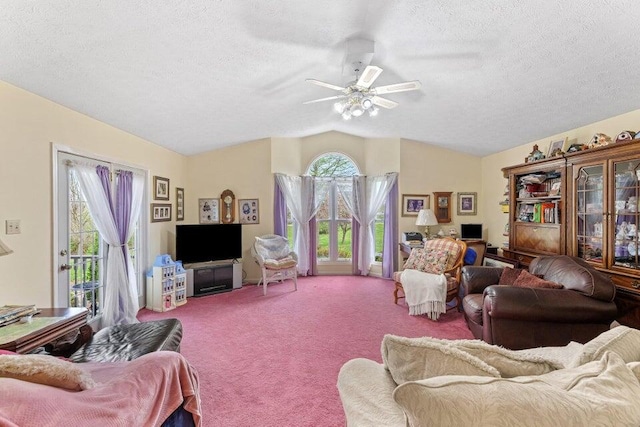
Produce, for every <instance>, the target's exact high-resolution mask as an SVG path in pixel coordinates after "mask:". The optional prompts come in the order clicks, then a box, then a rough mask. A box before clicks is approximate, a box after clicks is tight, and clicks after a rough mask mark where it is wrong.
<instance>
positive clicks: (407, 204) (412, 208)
mask: <svg viewBox="0 0 640 427" xmlns="http://www.w3.org/2000/svg"><path fill="white" fill-rule="evenodd" d="M420 209H429V195H428V194H403V195H402V216H418V212H420Z"/></svg>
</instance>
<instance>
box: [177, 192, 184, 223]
mask: <svg viewBox="0 0 640 427" xmlns="http://www.w3.org/2000/svg"><path fill="white" fill-rule="evenodd" d="M176 221H184V188H180V187H176Z"/></svg>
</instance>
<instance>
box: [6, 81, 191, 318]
mask: <svg viewBox="0 0 640 427" xmlns="http://www.w3.org/2000/svg"><path fill="white" fill-rule="evenodd" d="M52 143H54V144H58V145H63V146H67V147H70V148H71V149H73V150H76V151H80V152H82V153H85V154H87V153H92V154H95V155H96V156H99V157H103V158H106V159H108V160H112V161H120V162H123V163H126V164H130V165H138V166H140V167H142V168H145V169H148V170H149V176H150V180H151V177H152V176H153V175H160V176H164V177H167V178H170V180H171V189H172V191H171V201H172V202H174V201H175V191H174V190H173V189H174V188H175V186H176V185H178V186H184V185H185V176H184V170H185V163H186V158H185V157H183V156H181V155H178V154H176V153H174V152H171V151H169V150H166V149H164V148H161V147H159V146H157V145H154V144H151V143H149V142H147V141H145V140H143V139H141V138H138V137H135V136H133V135H131V134H128V133H126V132H123V131H121V130H118V129H116V128H114V127H111V126H108V125H106V124H104V123H101V122H99V121H97V120H94V119H91V118H89V117H87V116H84V115H82V114H79V113H76V112H74V111H72V110H70V109H68V108H65V107H63V106H61V105H58V104H55V103H53V102H51V101H48V100H46V99H44V98H42V97H39V96H36V95H34V94H31V93H29V92H26V91H24V90H22V89H19V88H16V87H15V86H11V85H9V84H6V83H4V82H0V147H1V148H2V155H1V156H0V183H1V184H0V200H1V202H0V238H1V239H2V240H3V241H4V242H5V243H6V244H7V245H8V246H9V247H10V248H12V249H13V250H14V253H13V254H11V255H8V256H4V257H0V273H1V274H0V276H1V277H2V279H0V305H3V304H36V305H38V306H43V307H46V306H50V305H51V304H53V281H54V272H55V271H56V269H57V264H58V262H57V261H58V260H57V259H56V260H55V265H54V260H53V258H52V251H53V247H54V245H53V237H52V234H53V227H52V221H53V208H52V206H53V200H52V197H53V196H52V194H53V190H52V182H53V180H52V173H53V172H52V171H53V167H52V164H53V161H52ZM174 215H175V214H174ZM8 219H19V220H20V221H21V226H22V233H21V234H18V235H6V234H5V221H6V220H8ZM172 228H173V223H172V222H171V223H168V222H166V223H155V224H152V225H150V226H149V253H148V254H147V255H148V257H149V259H151V258H152V257H153V256H154V255H155V254H157V253H164V252H167V251H168V250H169V242H168V232H169V230H171V229H172Z"/></svg>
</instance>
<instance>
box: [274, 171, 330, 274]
mask: <svg viewBox="0 0 640 427" xmlns="http://www.w3.org/2000/svg"><path fill="white" fill-rule="evenodd" d="M276 182H277V183H278V186H279V187H280V189H281V190H282V192H283V194H284V198H285V200H286V201H287V207H288V208H289V211H290V212H291V216H292V217H293V220H294V221H295V223H296V224H297V225H298V228H297V232H296V237H295V242H294V246H293V250H294V251H295V252H296V254H298V274H300V275H303V276H306V275H307V274H308V272H309V270H310V269H311V267H312V266H311V265H310V264H311V263H310V256H309V250H310V248H309V241H310V236H309V221H310V220H311V218H313V217H314V215H315V214H316V212H318V208H319V207H320V204H321V203H322V201H323V200H324V198H325V197H327V192H328V189H329V186H328V183H327V182H323V181H318V182H315V180H314V178H313V177H311V176H288V175H283V174H276Z"/></svg>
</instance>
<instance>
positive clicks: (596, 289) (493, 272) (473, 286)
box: [461, 255, 617, 350]
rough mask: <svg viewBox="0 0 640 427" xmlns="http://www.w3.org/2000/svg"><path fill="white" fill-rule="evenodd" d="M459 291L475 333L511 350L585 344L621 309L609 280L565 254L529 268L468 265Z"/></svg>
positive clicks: (533, 263) (491, 342)
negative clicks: (574, 343)
mask: <svg viewBox="0 0 640 427" xmlns="http://www.w3.org/2000/svg"><path fill="white" fill-rule="evenodd" d="M525 273H526V274H525ZM509 277H510V278H511V279H509ZM522 277H525V280H521V278H522ZM556 284H557V285H561V288H560V289H558V288H557V287H556V288H554V287H553V286H554V285H556ZM538 286H542V287H538ZM461 292H462V295H463V300H462V308H463V311H464V316H465V319H466V321H467V325H468V326H469V329H470V330H471V332H472V333H473V335H474V337H476V338H479V339H482V340H484V341H486V342H487V343H489V344H496V345H500V346H503V347H506V348H510V349H513V350H518V349H525V348H533V347H542V346H562V345H566V344H568V343H569V342H570V341H576V342H579V343H585V342H587V341H589V340H591V339H592V338H594V337H596V336H597V335H598V334H600V333H602V332H604V331H606V330H608V329H609V327H610V325H611V322H612V321H613V320H614V319H615V318H616V314H617V308H616V305H615V303H614V302H613V300H614V297H615V293H616V288H615V285H614V284H613V282H612V281H611V279H610V278H609V277H608V276H607V275H605V274H603V273H601V272H599V271H598V270H596V269H595V268H593V267H592V266H590V265H589V264H588V263H586V262H585V261H584V260H582V259H580V258H576V257H570V256H566V255H558V256H544V257H538V258H535V259H534V260H533V261H532V262H531V264H530V266H529V271H528V272H527V271H524V270H523V271H519V270H513V269H510V268H506V269H503V268H496V267H477V266H465V267H463V268H462V283H461Z"/></svg>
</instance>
